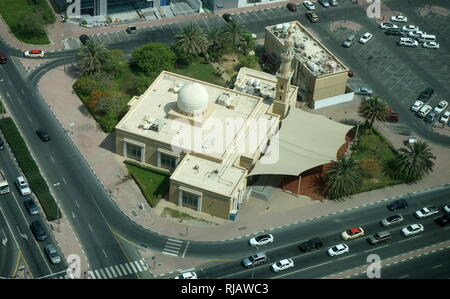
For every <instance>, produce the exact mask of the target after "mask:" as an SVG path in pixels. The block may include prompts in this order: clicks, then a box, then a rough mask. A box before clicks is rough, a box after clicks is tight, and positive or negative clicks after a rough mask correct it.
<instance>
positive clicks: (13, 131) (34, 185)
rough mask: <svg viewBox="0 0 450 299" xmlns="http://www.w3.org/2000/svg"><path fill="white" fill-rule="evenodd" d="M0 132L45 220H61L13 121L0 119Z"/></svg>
mask: <svg viewBox="0 0 450 299" xmlns="http://www.w3.org/2000/svg"><path fill="white" fill-rule="evenodd" d="M0 130H2V132H3V135H5V138H6V140H7V141H8V144H9V146H10V147H11V151H12V152H13V154H14V156H15V157H16V160H17V163H18V164H19V167H20V168H21V169H22V171H23V172H24V174H25V177H26V178H27V180H28V183H29V185H30V188H31V190H32V191H33V193H34V194H35V195H36V196H37V198H38V200H39V202H40V203H41V206H42V209H43V210H44V213H45V215H46V217H47V220H49V221H53V220H56V219H57V218H61V213H60V211H59V209H58V206H57V205H56V202H55V199H54V198H53V196H52V194H51V193H50V190H49V189H48V186H47V182H46V181H45V180H44V178H43V177H42V175H41V172H40V171H39V168H38V167H37V165H36V162H35V161H34V160H33V157H32V156H31V154H30V152H29V150H28V148H27V146H26V144H25V141H24V140H23V138H22V136H21V135H20V132H19V130H18V129H17V127H16V125H15V124H14V122H13V120H12V119H11V118H9V117H8V118H3V119H0Z"/></svg>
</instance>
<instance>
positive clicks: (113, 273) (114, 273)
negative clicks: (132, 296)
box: [109, 267, 117, 278]
mask: <svg viewBox="0 0 450 299" xmlns="http://www.w3.org/2000/svg"><path fill="white" fill-rule="evenodd" d="M109 270H111V273H112V275H113V276H114V278H116V277H117V274H116V271H114V268H113V267H109Z"/></svg>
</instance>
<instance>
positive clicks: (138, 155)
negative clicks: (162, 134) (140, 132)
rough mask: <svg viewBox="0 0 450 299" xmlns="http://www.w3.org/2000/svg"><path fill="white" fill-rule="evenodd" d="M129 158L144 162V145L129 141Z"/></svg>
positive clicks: (127, 154)
mask: <svg viewBox="0 0 450 299" xmlns="http://www.w3.org/2000/svg"><path fill="white" fill-rule="evenodd" d="M126 149H127V152H126V156H127V158H131V159H134V160H137V161H139V162H142V147H140V146H137V145H134V144H132V143H128V142H127V148H126Z"/></svg>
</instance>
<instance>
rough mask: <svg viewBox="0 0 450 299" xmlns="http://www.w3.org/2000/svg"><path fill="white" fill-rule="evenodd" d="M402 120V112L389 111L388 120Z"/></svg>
mask: <svg viewBox="0 0 450 299" xmlns="http://www.w3.org/2000/svg"><path fill="white" fill-rule="evenodd" d="M399 120H400V114H398V113H395V112H389V114H388V115H387V116H386V121H389V122H393V123H396V122H398V121H399Z"/></svg>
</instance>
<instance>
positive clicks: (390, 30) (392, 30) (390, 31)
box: [384, 28, 406, 36]
mask: <svg viewBox="0 0 450 299" xmlns="http://www.w3.org/2000/svg"><path fill="white" fill-rule="evenodd" d="M384 33H385V34H386V35H394V36H406V33H405V32H403V31H401V30H400V29H397V28H388V29H387V30H386V31H385V32H384Z"/></svg>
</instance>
